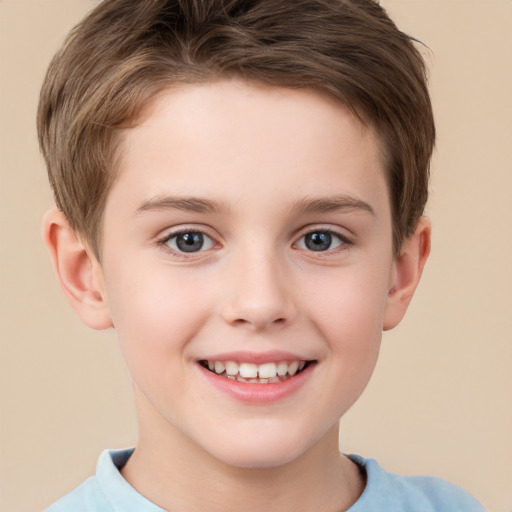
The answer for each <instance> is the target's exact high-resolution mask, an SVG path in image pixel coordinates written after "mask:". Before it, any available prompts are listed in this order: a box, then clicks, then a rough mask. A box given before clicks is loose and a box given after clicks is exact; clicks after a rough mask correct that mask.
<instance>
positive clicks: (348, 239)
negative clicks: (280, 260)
mask: <svg viewBox="0 0 512 512" xmlns="http://www.w3.org/2000/svg"><path fill="white" fill-rule="evenodd" d="M312 233H329V234H330V235H332V236H334V237H337V238H338V239H339V240H340V241H341V243H340V244H339V245H338V246H337V247H335V248H333V249H327V250H325V251H312V250H310V249H308V248H298V247H297V244H298V243H299V241H300V240H302V239H303V238H304V237H306V236H307V235H309V234H312ZM295 240H296V241H295V242H294V243H293V246H294V247H296V248H298V249H300V250H303V251H307V252H308V253H313V254H315V255H319V256H321V255H322V254H323V255H327V254H333V253H336V252H339V251H343V250H345V249H348V248H349V247H351V246H353V245H354V244H355V239H354V237H353V236H349V235H347V234H346V233H345V232H342V230H341V229H339V228H338V229H337V228H334V227H333V226H326V225H316V226H308V227H306V228H303V229H301V230H300V231H299V233H298V235H297V236H296V237H295Z"/></svg>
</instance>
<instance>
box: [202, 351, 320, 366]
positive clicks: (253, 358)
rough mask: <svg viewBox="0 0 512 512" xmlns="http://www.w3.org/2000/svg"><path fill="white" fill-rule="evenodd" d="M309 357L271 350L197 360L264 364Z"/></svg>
mask: <svg viewBox="0 0 512 512" xmlns="http://www.w3.org/2000/svg"><path fill="white" fill-rule="evenodd" d="M312 360H313V359H312V358H310V357H304V356H301V355H298V354H294V353H292V352H286V351H282V350H273V351H270V352H247V351H235V352H223V353H219V354H211V355H208V356H205V357H200V358H199V359H198V361H237V362H243V363H253V364H264V363H275V362H279V361H312Z"/></svg>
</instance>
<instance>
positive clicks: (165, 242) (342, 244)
mask: <svg viewBox="0 0 512 512" xmlns="http://www.w3.org/2000/svg"><path fill="white" fill-rule="evenodd" d="M187 234H194V235H196V234H199V235H201V236H202V237H204V238H206V239H208V240H209V241H210V243H211V247H207V248H206V249H203V246H201V248H200V249H199V250H197V251H190V252H187V251H181V250H180V249H179V248H173V247H171V246H170V245H169V242H170V241H171V240H173V239H177V238H178V237H179V236H180V235H187ZM314 234H322V235H328V236H329V237H330V238H331V239H332V238H336V239H338V241H339V243H338V245H337V246H336V247H334V248H333V249H331V248H328V249H326V250H318V251H315V250H314V249H310V248H308V247H304V248H302V247H298V245H299V243H300V242H301V241H302V240H303V239H304V240H305V238H306V237H307V236H308V235H314ZM156 244H157V245H158V246H159V247H162V249H164V250H165V251H167V252H169V253H171V254H172V255H174V256H177V257H179V258H183V259H188V258H194V257H197V255H198V254H199V253H201V252H205V251H208V250H210V249H213V248H215V246H218V245H219V244H218V243H217V242H216V241H215V240H214V239H213V238H212V237H211V236H210V235H208V234H207V233H206V232H205V231H204V230H202V229H200V228H185V229H180V230H179V231H173V232H172V233H168V234H166V235H165V236H164V237H162V238H160V239H159V240H157V242H156ZM304 244H306V242H304ZM353 245H354V242H353V240H351V239H350V238H348V237H347V236H346V235H342V234H341V233H338V232H336V231H333V230H332V229H329V228H321V227H320V228H316V229H310V230H308V231H307V232H304V233H303V234H302V235H301V236H300V237H299V238H298V240H297V241H296V242H295V243H294V244H293V247H295V248H298V249H300V250H303V251H306V252H308V253H311V254H319V255H323V256H329V255H333V254H337V253H338V252H341V251H344V250H346V249H348V248H350V247H351V246H353Z"/></svg>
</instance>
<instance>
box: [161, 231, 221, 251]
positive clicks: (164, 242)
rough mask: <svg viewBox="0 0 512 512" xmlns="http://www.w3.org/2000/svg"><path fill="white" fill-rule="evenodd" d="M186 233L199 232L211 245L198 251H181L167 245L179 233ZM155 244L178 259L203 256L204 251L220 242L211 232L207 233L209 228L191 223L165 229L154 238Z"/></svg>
mask: <svg viewBox="0 0 512 512" xmlns="http://www.w3.org/2000/svg"><path fill="white" fill-rule="evenodd" d="M186 233H200V234H201V235H203V236H204V237H205V238H208V239H209V240H210V241H211V243H212V246H211V247H209V248H207V249H201V250H199V251H193V252H183V251H179V250H176V249H174V248H172V247H170V246H169V244H168V242H169V241H170V240H172V239H173V238H176V237H177V236H179V235H182V234H186ZM155 243H156V245H157V246H158V247H160V248H161V249H162V250H164V251H165V252H166V253H168V254H171V255H173V256H175V257H177V258H180V259H188V258H198V257H203V256H204V254H203V253H205V252H208V251H210V250H211V249H214V248H216V247H217V248H218V247H220V243H219V242H218V241H217V240H216V237H214V236H212V234H211V233H209V230H207V229H205V228H203V227H200V226H193V225H185V226H179V227H175V228H171V229H170V230H167V231H166V232H165V234H164V235H162V236H159V237H158V238H157V239H156V242H155Z"/></svg>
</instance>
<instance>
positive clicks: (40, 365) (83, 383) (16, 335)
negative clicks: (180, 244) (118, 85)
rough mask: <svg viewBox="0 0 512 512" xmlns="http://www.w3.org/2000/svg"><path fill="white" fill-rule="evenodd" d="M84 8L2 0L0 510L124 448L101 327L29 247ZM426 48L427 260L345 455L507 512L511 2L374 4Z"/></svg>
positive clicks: (121, 386)
mask: <svg viewBox="0 0 512 512" xmlns="http://www.w3.org/2000/svg"><path fill="white" fill-rule="evenodd" d="M93 3H94V2H92V1H91V0H0V59H1V60H0V73H1V75H0V92H1V96H0V109H1V110H0V130H1V131H0V157H1V160H0V165H1V186H0V194H1V197H0V208H1V210H0V229H1V234H0V248H1V260H0V272H1V275H0V278H1V281H0V286H1V304H0V315H1V322H0V328H1V356H0V365H1V367H0V404H1V410H0V414H1V423H0V428H1V431H0V436H1V437H0V478H1V487H0V510H2V511H6V512H7V511H8V512H18V511H29V512H30V511H37V510H41V508H42V507H44V506H46V505H48V504H49V503H50V502H51V501H53V500H54V499H56V498H57V497H58V496H60V495H61V494H63V493H64V492H66V491H68V490H69V489H71V488H72V487H74V486H75V485H76V484H78V483H79V482H80V481H81V480H82V479H84V478H85V477H87V476H88V475H90V474H92V473H93V471H94V466H95V463H96V459H97V456H98V455H99V453H100V451H101V450H102V449H103V448H105V447H110V448H115V447H122V446H127V445H132V444H133V443H134V442H135V439H136V428H135V421H134V415H133V410H132V406H131V396H130V395H131V393H130V386H129V379H128V377H127V375H126V371H125V369H124V366H123V363H122V361H121V358H120V356H119V353H118V349H117V346H116V341H115V338H114V336H113V335H112V334H110V333H99V334H98V333H96V332H92V331H91V332H90V331H88V330H87V329H86V328H85V327H83V326H82V325H81V324H80V323H79V321H78V320H77V319H76V318H75V316H74V314H73V312H72V311H71V308H70V307H69V306H68V305H67V304H66V303H65V300H64V298H63V296H62V295H61V293H60V290H59V289H58V286H57V284H56V282H55V280H54V277H53V275H52V271H51V268H50V264H49V261H48V258H47V256H46V252H45V249H44V248H43V245H42V242H41V239H40V234H39V230H40V227H39V226H40V218H41V215H42V214H43V212H44V211H45V210H46V209H47V208H48V207H49V206H50V205H51V196H50V192H49V189H48V185H47V182H46V176H45V171H44V168H43V164H42V160H41V158H40V156H39V154H38V149H37V144H36V134H35V128H34V116H35V111H36V104H37V96H38V90H39V87H40V83H41V80H42V77H43V73H44V71H45V68H46V66H47V64H48V62H49V59H50V57H51V56H52V54H53V53H54V51H55V50H56V48H57V46H58V45H59V44H60V42H61V41H62V39H63V37H64V35H65V33H66V32H67V31H68V30H69V29H70V27H71V26H72V25H73V24H74V23H76V22H77V21H78V20H79V19H80V18H81V16H82V15H83V14H84V13H85V12H86V11H87V10H88V9H89V8H90V7H91V6H92V5H93ZM382 4H383V5H384V6H385V7H387V8H388V9H389V11H390V13H391V15H392V16H394V18H395V20H396V21H397V23H398V25H399V26H400V27H401V28H402V29H403V30H405V31H406V32H409V33H411V34H414V35H415V36H416V37H418V38H419V39H421V40H422V41H424V42H425V43H427V44H428V45H429V47H430V48H431V52H430V53H427V59H428V61H429V64H430V67H431V75H432V79H431V85H432V95H433V100H434V104H435V111H436V118H437V123H438V132H439V141H438V146H437V151H436V155H435V160H434V166H433V173H434V176H433V182H432V187H431V188H432V199H431V202H430V205H429V208H428V214H429V215H430V217H431V218H432V220H433V223H434V240H433V253H432V257H431V260H430V262H429V264H428V266H427V269H426V272H425V276H424V281H423V283H422V285H421V286H420V289H419V291H418V294H417V296H416V298H415V300H414V302H413V304H412V307H411V309H410V313H409V315H408V317H407V318H406V320H405V321H404V323H403V324H402V325H401V326H400V327H399V328H398V329H396V330H395V331H394V332H392V333H389V334H386V336H385V338H384V343H383V349H382V356H381V361H380V366H378V369H377V371H376V373H375V375H374V378H373V380H372V382H371V383H370V386H369V388H368V390H367V392H366V394H365V395H364V396H363V398H362V399H361V400H360V401H359V402H358V403H357V404H356V406H355V407H354V408H353V409H352V410H351V411H350V412H349V413H348V414H347V416H346V418H345V420H344V422H343V423H342V447H343V450H344V451H347V452H356V453H360V454H362V455H365V456H371V457H375V458H377V459H379V461H380V462H381V463H382V464H383V465H384V466H385V467H386V468H387V469H390V470H393V471H396V472H403V473H430V474H435V475H438V476H441V477H444V478H447V479H449V480H451V481H453V482H455V483H458V484H460V485H462V486H463V487H465V488H467V489H468V490H469V491H471V492H472V493H473V494H474V495H475V496H477V497H478V498H479V499H480V500H481V501H482V502H483V503H484V504H485V506H486V507H488V508H489V510H491V511H494V512H512V484H511V482H512V469H511V467H512V463H511V461H512V442H511V433H512V407H511V397H512V391H511V390H512V371H511V370H512V234H511V228H512V201H511V199H510V195H511V191H512V151H511V148H512V121H511V118H512V70H511V67H512V66H511V64H512V36H511V34H512V32H511V30H510V26H511V25H512V1H510V0H495V1H493V0H473V1H471V0H442V1H441V0H439V1H436V0H410V1H409V0H383V1H382Z"/></svg>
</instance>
